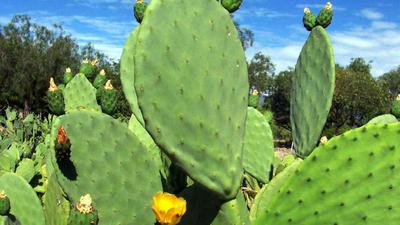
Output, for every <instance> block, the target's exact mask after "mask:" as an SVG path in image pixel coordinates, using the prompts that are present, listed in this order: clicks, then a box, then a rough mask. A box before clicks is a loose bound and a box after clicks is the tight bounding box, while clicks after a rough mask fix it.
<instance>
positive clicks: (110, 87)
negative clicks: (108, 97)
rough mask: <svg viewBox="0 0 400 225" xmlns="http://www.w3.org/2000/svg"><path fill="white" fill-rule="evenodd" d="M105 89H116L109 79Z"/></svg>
mask: <svg viewBox="0 0 400 225" xmlns="http://www.w3.org/2000/svg"><path fill="white" fill-rule="evenodd" d="M104 89H106V90H112V89H114V87H113V86H112V84H111V80H108V81H107V82H106V84H105V85H104Z"/></svg>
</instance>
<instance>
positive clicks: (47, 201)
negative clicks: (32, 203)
mask: <svg viewBox="0 0 400 225" xmlns="http://www.w3.org/2000/svg"><path fill="white" fill-rule="evenodd" d="M69 211H70V203H69V202H68V200H67V199H66V196H65V194H64V193H63V191H62V189H61V187H60V185H59V184H58V182H57V178H56V177H55V175H54V174H52V175H51V176H50V178H49V180H48V187H47V189H46V193H45V195H44V215H45V218H46V225H67V223H68V217H69Z"/></svg>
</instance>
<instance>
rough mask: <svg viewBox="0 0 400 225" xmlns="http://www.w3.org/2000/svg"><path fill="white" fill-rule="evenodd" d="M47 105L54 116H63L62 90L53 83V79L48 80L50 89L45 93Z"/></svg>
mask: <svg viewBox="0 0 400 225" xmlns="http://www.w3.org/2000/svg"><path fill="white" fill-rule="evenodd" d="M47 103H48V105H49V109H50V111H51V112H52V113H53V114H55V115H61V114H64V96H63V93H62V90H61V89H59V88H58V87H57V85H56V84H55V83H54V79H53V78H50V87H49V90H48V92H47Z"/></svg>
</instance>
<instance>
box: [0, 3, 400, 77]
mask: <svg viewBox="0 0 400 225" xmlns="http://www.w3.org/2000/svg"><path fill="white" fill-rule="evenodd" d="M133 2H134V0H69V1H60V0H57V1H56V0H2V1H1V4H0V24H5V23H7V22H8V21H9V20H10V19H11V18H12V16H13V15H15V14H28V15H29V16H31V17H32V19H33V20H34V21H35V22H37V23H40V24H43V25H47V26H51V25H52V24H54V23H62V24H63V26H64V28H65V30H66V31H67V32H68V33H70V34H72V36H73V37H75V38H76V40H77V41H78V43H79V44H80V45H83V44H85V43H87V42H89V41H90V42H92V43H94V45H95V47H96V48H97V49H99V50H101V51H103V52H104V53H106V54H107V55H108V56H110V57H111V58H115V59H118V58H119V57H120V54H121V51H122V47H123V44H124V41H125V39H126V38H127V36H128V34H129V32H130V31H131V30H132V29H133V28H134V27H135V26H136V25H137V23H136V22H135V19H134V18H133V13H132V7H133ZM325 3H326V2H325V1H320V0H244V1H243V4H242V6H241V8H240V10H239V11H237V12H235V13H234V15H235V18H236V20H237V21H238V22H239V23H240V24H241V25H242V26H243V27H247V28H250V29H251V30H253V32H254V34H255V43H254V46H253V47H252V48H250V49H248V50H247V52H246V55H247V58H248V59H251V57H252V56H253V55H254V54H255V53H256V52H258V51H262V52H263V53H265V54H267V55H269V56H270V57H271V58H272V61H273V62H274V63H275V65H276V67H277V72H279V71H281V70H284V69H286V68H287V67H288V66H294V65H295V63H296V60H297V57H298V54H299V52H300V50H301V47H302V45H303V43H304V42H305V40H306V38H307V35H308V32H307V31H306V30H305V29H304V28H303V27H302V21H301V20H302V16H303V8H304V7H305V6H309V7H310V8H311V10H312V11H313V12H315V13H318V12H319V10H320V8H322V7H323V6H324V4H325ZM332 4H333V6H334V12H335V16H334V20H333V23H332V24H331V26H330V27H329V28H328V33H329V34H330V36H331V39H332V42H333V45H334V50H335V56H336V61H337V62H338V63H340V64H342V65H347V64H348V63H349V61H350V59H351V58H354V57H360V56H362V57H364V58H365V59H366V60H368V61H369V60H371V61H373V63H372V71H373V74H374V75H375V76H378V75H381V74H382V73H384V72H386V71H389V70H390V69H394V68H395V67H397V66H399V65H400V0H383V1H376V0H363V1H359V0H336V1H332Z"/></svg>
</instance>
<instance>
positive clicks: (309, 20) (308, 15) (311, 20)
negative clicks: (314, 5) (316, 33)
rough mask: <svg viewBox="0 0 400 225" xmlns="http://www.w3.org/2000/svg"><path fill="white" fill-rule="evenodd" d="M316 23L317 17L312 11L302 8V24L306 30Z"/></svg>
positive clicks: (309, 29)
mask: <svg viewBox="0 0 400 225" xmlns="http://www.w3.org/2000/svg"><path fill="white" fill-rule="evenodd" d="M316 23H317V17H316V16H315V14H314V13H313V12H311V11H310V9H309V8H307V7H306V8H304V17H303V24H304V27H305V28H306V29H307V30H308V31H311V30H312V29H313V28H314V27H315V26H316Z"/></svg>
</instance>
